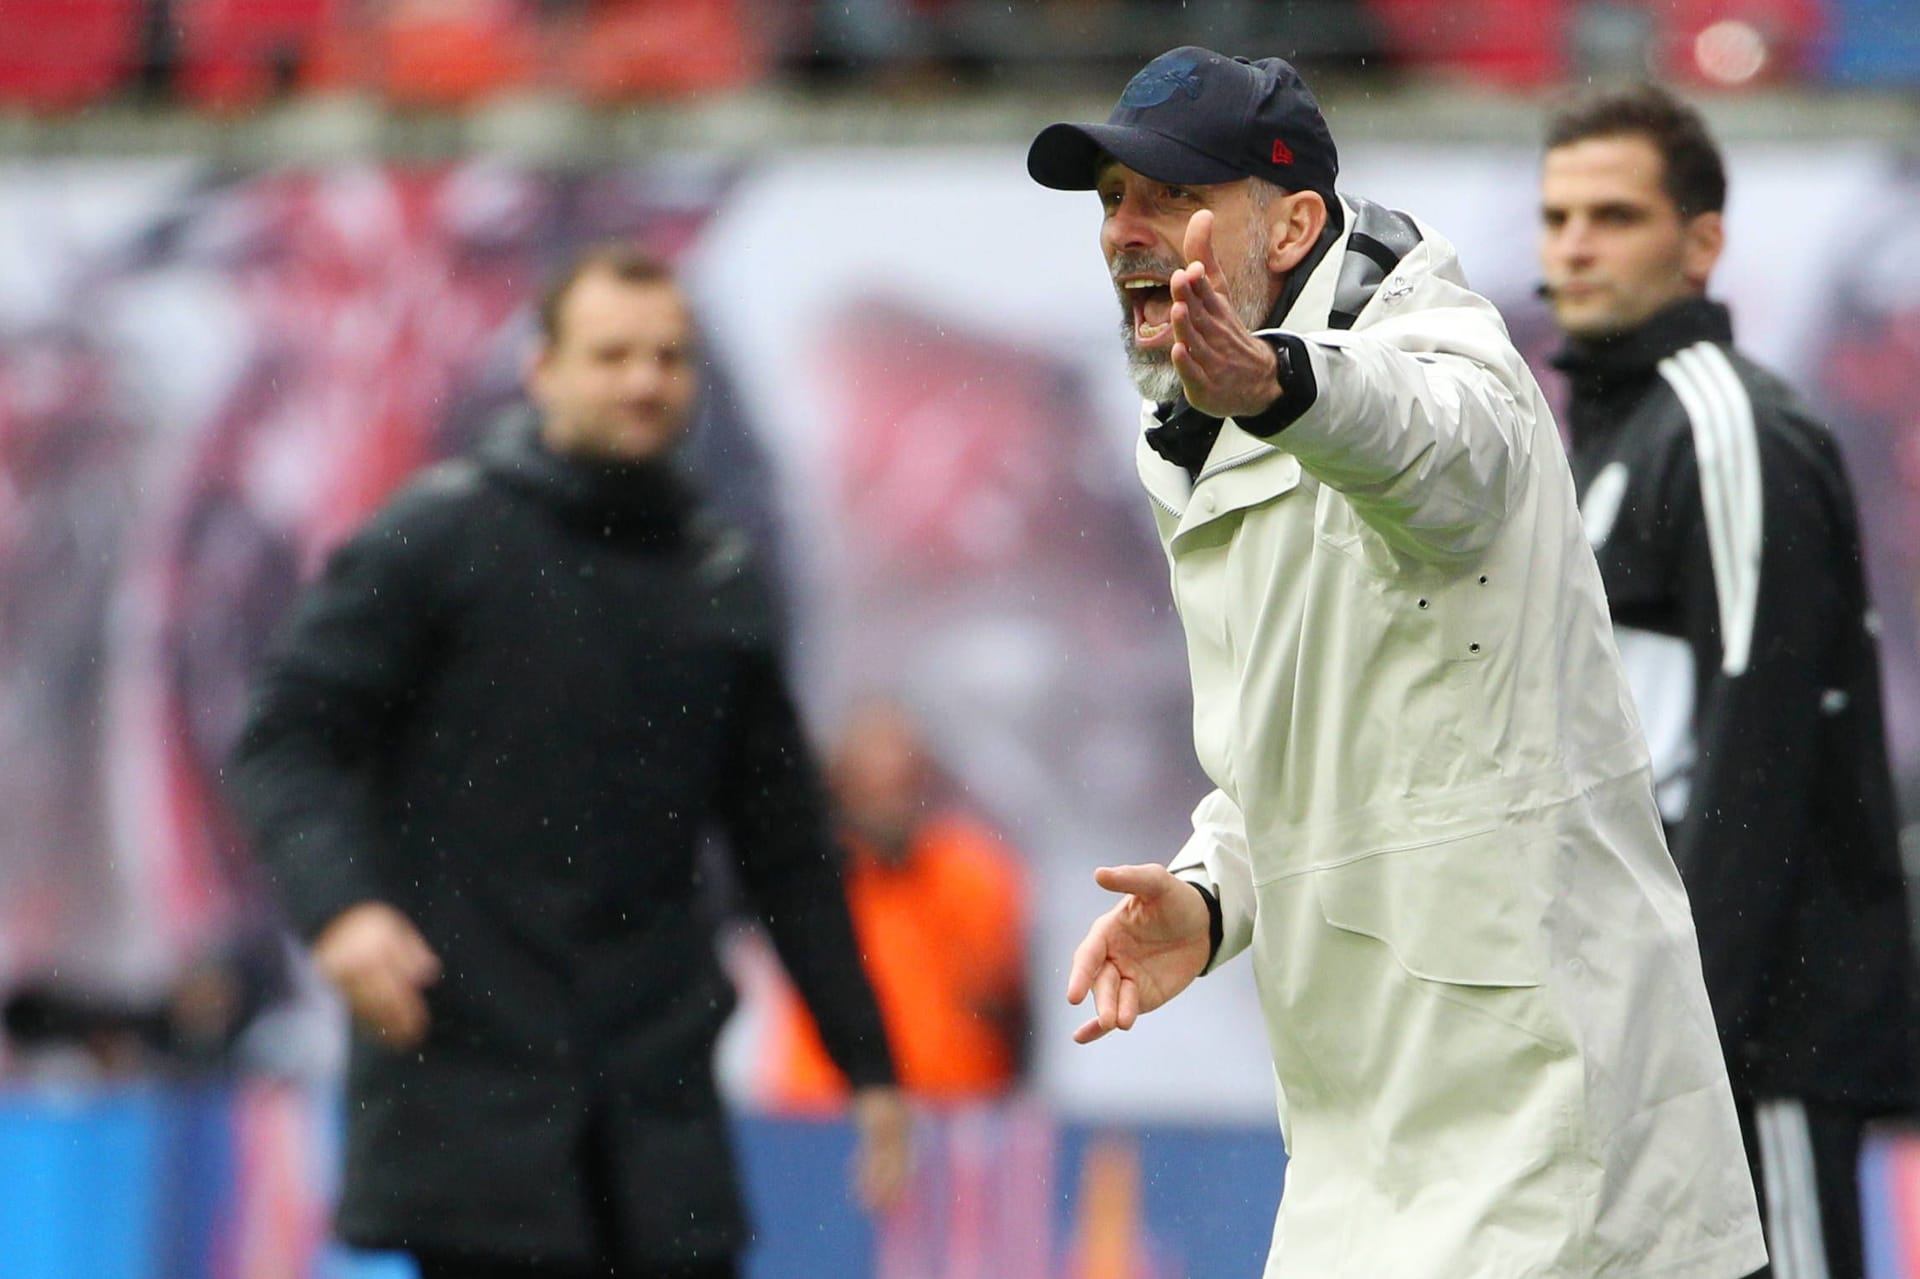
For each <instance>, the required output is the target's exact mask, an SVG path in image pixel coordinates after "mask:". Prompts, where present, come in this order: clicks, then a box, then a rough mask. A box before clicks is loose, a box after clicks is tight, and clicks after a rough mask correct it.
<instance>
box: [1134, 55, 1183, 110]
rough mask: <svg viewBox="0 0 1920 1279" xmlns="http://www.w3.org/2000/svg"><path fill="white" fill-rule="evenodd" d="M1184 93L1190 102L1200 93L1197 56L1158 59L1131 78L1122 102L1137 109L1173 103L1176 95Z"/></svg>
mask: <svg viewBox="0 0 1920 1279" xmlns="http://www.w3.org/2000/svg"><path fill="white" fill-rule="evenodd" d="M1176 93H1184V94H1186V95H1187V98H1188V100H1189V101H1191V100H1193V99H1195V98H1198V97H1199V96H1200V63H1199V61H1198V60H1197V59H1194V58H1155V59H1154V60H1153V61H1152V62H1149V63H1148V64H1147V65H1146V66H1144V67H1142V68H1141V69H1140V73H1139V74H1138V75H1136V76H1134V77H1133V79H1131V80H1129V81H1127V88H1126V91H1125V92H1124V93H1122V94H1121V95H1120V105H1121V106H1123V107H1132V108H1134V109H1135V110H1136V111H1137V110H1140V109H1141V108H1144V107H1157V106H1159V105H1160V104H1161V103H1163V102H1171V101H1172V100H1173V95H1174V94H1176Z"/></svg>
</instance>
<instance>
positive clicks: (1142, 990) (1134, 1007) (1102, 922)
mask: <svg viewBox="0 0 1920 1279" xmlns="http://www.w3.org/2000/svg"><path fill="white" fill-rule="evenodd" d="M1093 880H1094V882H1095V883H1097V884H1099V885H1100V887H1102V888H1104V889H1107V890H1108V891H1110V892H1115V893H1125V894H1126V897H1124V898H1123V899H1122V900H1121V902H1120V904H1119V905H1117V906H1115V907H1114V908H1113V909H1112V910H1110V911H1108V912H1107V913H1106V914H1104V915H1102V916H1100V918H1098V919H1096V920H1094V921H1093V927H1092V928H1090V929H1088V930H1087V936H1086V939H1085V940H1084V941H1082V942H1081V943H1080V946H1079V949H1077V950H1075V951H1074V952H1073V969H1072V971H1071V972H1070V973H1069V974H1068V976H1067V1002H1068V1003H1070V1004H1078V1003H1079V1002H1080V1001H1082V1000H1083V999H1085V998H1086V997H1087V992H1088V991H1092V992H1093V1012H1094V1015H1093V1018H1092V1019H1091V1020H1090V1021H1088V1022H1087V1023H1086V1024H1085V1025H1084V1026H1082V1027H1080V1029H1079V1030H1077V1031H1075V1032H1074V1035H1073V1039H1074V1042H1075V1043H1080V1044H1090V1043H1092V1042H1093V1041H1094V1040H1096V1039H1098V1038H1100V1037H1101V1036H1102V1035H1104V1034H1106V1033H1107V1032H1108V1031H1110V1030H1131V1029H1133V1023H1134V1022H1135V1021H1136V1020H1137V1019H1138V1018H1139V1016H1140V1014H1142V1013H1150V1012H1152V1011H1153V1010H1154V1009H1156V1008H1158V1007H1160V1005H1162V1004H1164V1003H1166V1002H1167V1001H1168V1000H1170V999H1172V998H1173V997H1174V996H1175V995H1177V994H1179V993H1180V992H1181V991H1183V990H1185V989H1186V988H1187V985H1188V983H1190V982H1191V981H1193V979H1194V978H1195V977H1198V976H1199V975H1200V973H1201V971H1202V970H1203V969H1205V968H1206V966H1207V959H1208V956H1209V954H1210V953H1211V943H1210V940H1209V933H1208V924H1209V920H1210V917H1209V914H1208V911H1207V904H1206V901H1205V900H1204V899H1203V898H1202V897H1201V896H1200V893H1199V892H1198V891H1197V890H1196V889H1195V888H1194V887H1193V885H1191V884H1189V883H1187V882H1185V881H1184V880H1180V879H1176V878H1174V876H1173V875H1172V874H1171V873H1170V872H1169V871H1168V870H1167V868H1166V867H1165V866H1157V865H1148V866H1103V867H1101V868H1100V869H1099V870H1096V871H1095V872H1094V873H1093Z"/></svg>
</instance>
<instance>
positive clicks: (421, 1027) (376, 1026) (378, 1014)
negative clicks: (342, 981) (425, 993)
mask: <svg viewBox="0 0 1920 1279" xmlns="http://www.w3.org/2000/svg"><path fill="white" fill-rule="evenodd" d="M346 995H347V1003H348V1005H349V1006H350V1007H351V1008H352V1009H353V1015H354V1019H355V1020H356V1021H358V1022H359V1023H360V1024H361V1025H362V1026H363V1027H364V1028H366V1029H367V1030H368V1031H370V1032H371V1033H372V1034H373V1035H374V1036H375V1037H376V1038H378V1039H380V1040H381V1041H383V1042H384V1043H386V1044H387V1045H389V1046H390V1047H393V1048H412V1047H415V1046H417V1045H418V1044H419V1043H420V1041H421V1040H423V1039H425V1038H426V1034H427V1022H428V1016H427V1001H426V1000H425V999H423V998H421V995H420V992H419V990H418V989H417V988H416V987H415V986H414V985H413V984H412V983H411V982H409V981H407V980H406V979H405V978H404V977H403V976H401V975H400V974H398V973H396V972H394V971H393V970H392V969H370V970H368V971H366V972H364V973H362V974H360V976H359V978H358V979H357V980H356V981H355V982H354V983H353V984H352V985H351V986H350V987H348V989H347V991H346Z"/></svg>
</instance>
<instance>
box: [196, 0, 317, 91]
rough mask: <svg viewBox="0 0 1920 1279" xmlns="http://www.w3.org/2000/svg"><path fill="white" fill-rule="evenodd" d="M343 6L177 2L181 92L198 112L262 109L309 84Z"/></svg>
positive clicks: (291, 0) (308, 1)
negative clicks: (265, 103) (310, 71)
mask: <svg viewBox="0 0 1920 1279" xmlns="http://www.w3.org/2000/svg"><path fill="white" fill-rule="evenodd" d="M345 8H346V5H345V4H344V3H343V0H176V4H175V10H174V12H175V15H176V19H177V21H178V23H179V38H180V46H179V56H180V78H179V85H180V92H181V94H182V96H183V97H185V98H186V100H187V101H189V102H190V103H192V104H193V105H195V106H198V107H203V108H205V109H208V110H214V111H231V110H236V109H240V108H245V107H250V106H257V105H258V104H260V103H261V102H263V101H265V100H266V99H268V98H269V97H271V96H273V95H274V94H275V93H277V92H279V91H282V90H285V89H288V88H291V87H294V86H295V85H296V84H298V83H301V82H303V81H304V80H305V78H306V75H307V73H308V69H309V68H310V67H311V66H312V64H313V63H314V60H315V58H316V57H317V55H318V54H319V51H320V50H321V49H322V47H324V45H325V43H326V41H327V39H328V37H329V34H330V33H331V32H332V30H333V29H334V28H335V26H336V25H337V24H338V23H339V22H340V21H341V19H342V13H343V10H344V9H345Z"/></svg>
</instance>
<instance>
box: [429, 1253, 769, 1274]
mask: <svg viewBox="0 0 1920 1279" xmlns="http://www.w3.org/2000/svg"><path fill="white" fill-rule="evenodd" d="M414 1264H415V1265H417V1266H418V1267H419V1268H420V1279H739V1274H740V1270H739V1267H738V1266H737V1265H736V1264H735V1263H734V1262H733V1261H731V1260H729V1261H719V1262H690V1263H687V1264H685V1265H675V1266H668V1267H666V1268H664V1269H652V1268H649V1269H645V1270H635V1269H633V1268H632V1267H626V1268H615V1267H614V1266H612V1265H601V1266H589V1267H588V1268H586V1269H584V1270H582V1269H579V1268H577V1267H573V1266H554V1265H551V1264H549V1263H546V1262H540V1261H500V1260H497V1259H493V1258H471V1257H460V1256H457V1255H454V1254H451V1253H416V1254H415V1255H414Z"/></svg>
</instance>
